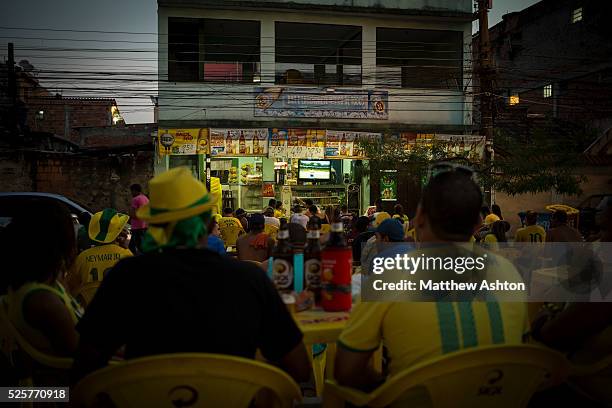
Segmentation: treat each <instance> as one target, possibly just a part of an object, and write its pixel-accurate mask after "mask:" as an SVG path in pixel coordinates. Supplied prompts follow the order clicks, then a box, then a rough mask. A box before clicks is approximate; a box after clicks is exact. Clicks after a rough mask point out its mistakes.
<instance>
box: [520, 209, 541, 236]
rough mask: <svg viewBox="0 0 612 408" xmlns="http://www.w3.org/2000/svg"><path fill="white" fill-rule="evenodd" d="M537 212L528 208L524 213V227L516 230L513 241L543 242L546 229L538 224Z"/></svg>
mask: <svg viewBox="0 0 612 408" xmlns="http://www.w3.org/2000/svg"><path fill="white" fill-rule="evenodd" d="M537 222H538V213H537V212H535V211H533V210H529V211H527V215H525V225H526V226H525V227H523V228H519V229H518V230H517V231H516V237H515V238H514V241H515V242H545V241H546V231H544V228H542V227H540V226H539V225H538V224H537Z"/></svg>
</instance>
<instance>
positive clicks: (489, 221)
mask: <svg viewBox="0 0 612 408" xmlns="http://www.w3.org/2000/svg"><path fill="white" fill-rule="evenodd" d="M499 220H500V218H499V217H498V216H497V215H495V214H489V215H487V216H486V217H485V219H484V225H491V224H493V223H494V222H495V221H499Z"/></svg>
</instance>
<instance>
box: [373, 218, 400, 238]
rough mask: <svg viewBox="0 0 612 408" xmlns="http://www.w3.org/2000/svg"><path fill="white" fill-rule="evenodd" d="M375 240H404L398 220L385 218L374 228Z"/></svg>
mask: <svg viewBox="0 0 612 408" xmlns="http://www.w3.org/2000/svg"><path fill="white" fill-rule="evenodd" d="M376 240H377V241H378V242H402V241H403V240H404V228H402V224H400V222H399V221H398V220H395V219H386V220H384V221H383V222H382V223H381V224H380V225H379V226H378V227H377V228H376Z"/></svg>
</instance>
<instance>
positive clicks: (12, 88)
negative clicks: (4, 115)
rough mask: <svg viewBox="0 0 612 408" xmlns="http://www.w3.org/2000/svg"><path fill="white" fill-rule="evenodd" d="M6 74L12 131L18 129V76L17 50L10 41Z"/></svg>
mask: <svg viewBox="0 0 612 408" xmlns="http://www.w3.org/2000/svg"><path fill="white" fill-rule="evenodd" d="M6 70H7V71H6V74H7V75H6V76H7V80H8V97H9V100H10V102H9V103H10V106H9V109H8V111H9V116H8V117H9V120H8V122H9V124H10V125H9V126H10V131H11V132H16V131H17V77H16V76H15V50H14V48H13V43H8V60H7V61H6Z"/></svg>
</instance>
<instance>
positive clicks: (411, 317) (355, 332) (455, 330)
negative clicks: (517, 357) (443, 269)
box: [338, 252, 529, 375]
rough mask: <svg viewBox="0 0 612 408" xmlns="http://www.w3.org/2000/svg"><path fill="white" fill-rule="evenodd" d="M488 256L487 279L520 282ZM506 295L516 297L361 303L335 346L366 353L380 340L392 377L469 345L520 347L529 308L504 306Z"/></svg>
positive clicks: (503, 262) (496, 258)
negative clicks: (510, 345) (513, 345)
mask: <svg viewBox="0 0 612 408" xmlns="http://www.w3.org/2000/svg"><path fill="white" fill-rule="evenodd" d="M488 257H489V259H490V261H489V262H495V263H493V264H492V266H491V269H490V270H489V273H488V275H487V280H488V281H490V282H494V281H495V280H496V279H499V280H501V281H503V280H507V281H509V282H522V279H521V277H520V275H519V274H518V272H517V271H516V269H515V268H514V266H513V265H512V264H511V263H510V262H509V261H508V260H507V259H505V258H503V257H501V256H498V255H495V254H493V253H490V252H488ZM417 273H418V272H417ZM508 296H512V298H513V299H516V297H514V296H513V295H511V294H509V293H507V292H495V297H496V298H497V299H500V300H502V301H500V302H481V301H475V302H364V303H360V304H358V305H357V306H355V308H354V309H353V310H352V312H351V316H350V319H349V321H348V323H347V326H346V327H345V329H344V330H343V331H342V333H341V334H340V337H339V338H338V344H339V346H340V347H343V348H345V349H347V350H351V351H357V352H360V351H361V352H369V351H374V350H376V349H377V348H378V347H379V345H380V343H381V341H382V342H383V344H384V346H385V347H386V348H387V351H388V353H389V358H390V365H389V372H390V374H391V375H393V374H395V373H398V372H400V371H402V370H405V369H407V368H409V367H411V366H413V365H414V364H417V363H421V362H423V361H426V360H428V359H432V358H435V357H438V356H440V355H443V354H446V353H451V352H454V351H458V350H461V349H465V348H469V347H476V346H480V345H490V344H520V343H521V342H522V338H523V334H524V333H526V332H527V330H528V324H529V322H528V314H527V304H526V303H524V302H521V301H517V302H504V301H503V300H504V299H508ZM523 299H524V297H523ZM516 300H520V299H516Z"/></svg>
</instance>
